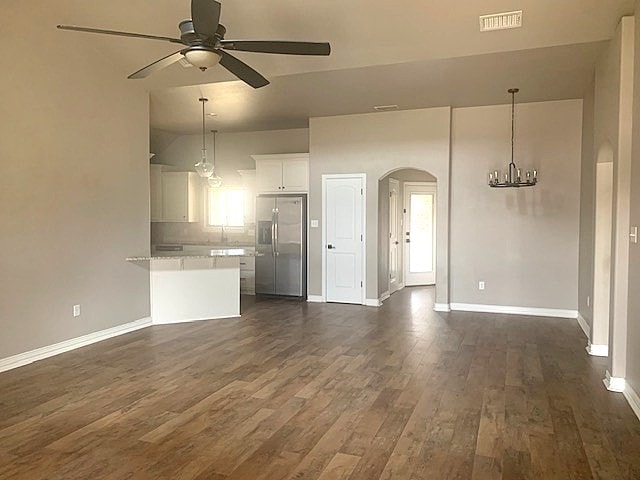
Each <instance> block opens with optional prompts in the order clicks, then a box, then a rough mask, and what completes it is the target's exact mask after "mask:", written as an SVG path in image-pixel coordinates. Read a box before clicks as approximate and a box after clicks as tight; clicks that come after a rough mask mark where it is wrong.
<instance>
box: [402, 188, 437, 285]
mask: <svg viewBox="0 0 640 480" xmlns="http://www.w3.org/2000/svg"><path fill="white" fill-rule="evenodd" d="M407 187H432V188H433V203H434V205H433V211H434V219H433V246H434V250H433V274H434V278H435V283H434V285H435V284H436V283H437V282H438V278H437V277H438V275H437V268H438V267H437V266H438V242H437V238H438V213H437V212H438V183H437V182H404V183H403V186H402V207H403V212H404V215H403V217H404V218H403V222H402V228H403V231H402V241H401V242H400V243H401V244H402V281H403V283H404V284H405V285H407V274H408V263H407V261H408V259H409V252H408V251H407V250H408V248H407V242H406V238H405V230H406V228H407V214H408V210H409V206H408V205H407V202H406V199H407Z"/></svg>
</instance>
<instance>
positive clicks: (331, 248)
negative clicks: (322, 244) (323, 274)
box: [327, 244, 336, 250]
mask: <svg viewBox="0 0 640 480" xmlns="http://www.w3.org/2000/svg"><path fill="white" fill-rule="evenodd" d="M327 248H328V249H329V250H333V249H334V248H336V247H334V246H333V245H331V244H329V245H327Z"/></svg>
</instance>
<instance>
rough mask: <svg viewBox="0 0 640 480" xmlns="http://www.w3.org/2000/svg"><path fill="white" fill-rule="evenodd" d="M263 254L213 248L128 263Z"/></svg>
mask: <svg viewBox="0 0 640 480" xmlns="http://www.w3.org/2000/svg"><path fill="white" fill-rule="evenodd" d="M260 255H262V254H260V253H257V252H255V251H253V250H252V249H246V248H212V249H209V250H205V251H202V252H197V253H196V252H180V251H178V252H155V253H153V254H151V255H148V256H143V257H128V258H127V259H126V260H127V262H140V261H146V260H182V259H184V258H217V257H258V256H260Z"/></svg>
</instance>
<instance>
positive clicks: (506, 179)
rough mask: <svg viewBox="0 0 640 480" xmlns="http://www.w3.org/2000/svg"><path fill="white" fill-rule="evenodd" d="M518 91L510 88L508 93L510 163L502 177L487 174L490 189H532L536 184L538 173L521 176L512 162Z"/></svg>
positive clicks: (520, 172)
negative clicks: (509, 105) (509, 102)
mask: <svg viewBox="0 0 640 480" xmlns="http://www.w3.org/2000/svg"><path fill="white" fill-rule="evenodd" d="M519 91H520V90H519V89H517V88H510V89H509V90H508V93H509V94H510V95H511V162H510V163H509V165H508V166H507V170H506V171H505V172H504V176H501V175H500V171H499V170H494V171H493V172H489V186H490V187H492V188H520V187H533V186H534V185H536V184H537V183H538V171H537V170H533V171H529V170H527V171H526V172H525V174H524V175H522V170H520V169H519V168H518V167H516V164H515V161H514V150H515V119H516V93H518V92H519Z"/></svg>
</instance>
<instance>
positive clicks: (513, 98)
mask: <svg viewBox="0 0 640 480" xmlns="http://www.w3.org/2000/svg"><path fill="white" fill-rule="evenodd" d="M515 112H516V92H515V91H512V92H511V165H513V166H515V163H514V162H513V154H514V145H515V140H514V139H515V124H516V115H515Z"/></svg>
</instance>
